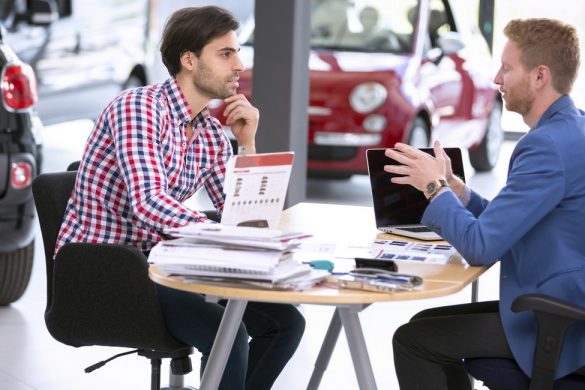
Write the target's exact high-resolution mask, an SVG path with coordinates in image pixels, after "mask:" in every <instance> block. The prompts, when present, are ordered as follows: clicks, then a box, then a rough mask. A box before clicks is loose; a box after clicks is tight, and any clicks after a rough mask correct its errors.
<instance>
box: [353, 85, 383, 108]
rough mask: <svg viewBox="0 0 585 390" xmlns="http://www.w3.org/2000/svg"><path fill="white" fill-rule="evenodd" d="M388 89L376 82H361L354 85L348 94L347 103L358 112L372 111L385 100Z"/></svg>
mask: <svg viewBox="0 0 585 390" xmlns="http://www.w3.org/2000/svg"><path fill="white" fill-rule="evenodd" d="M387 97H388V91H387V90H386V88H385V87H384V86H383V85H382V84H380V83H377V82H368V83H362V84H360V85H358V86H357V87H355V88H354V89H353V91H351V94H350V95H349V104H350V105H351V108H353V110H354V111H356V112H358V113H360V114H366V113H368V112H372V111H373V110H375V109H376V108H378V107H380V106H381V105H382V103H384V102H385V101H386V98H387Z"/></svg>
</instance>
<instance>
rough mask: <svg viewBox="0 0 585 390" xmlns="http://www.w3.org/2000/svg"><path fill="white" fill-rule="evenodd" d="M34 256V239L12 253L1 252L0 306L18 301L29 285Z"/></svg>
mask: <svg viewBox="0 0 585 390" xmlns="http://www.w3.org/2000/svg"><path fill="white" fill-rule="evenodd" d="M33 258H34V241H33V242H31V243H30V244H29V245H28V246H27V247H24V248H22V249H18V250H16V251H14V252H10V253H0V306H6V305H8V304H10V303H12V302H15V301H17V300H18V299H19V298H20V297H21V296H22V294H24V291H25V290H26V287H27V286H28V282H29V280H30V274H31V271H32V264H33Z"/></svg>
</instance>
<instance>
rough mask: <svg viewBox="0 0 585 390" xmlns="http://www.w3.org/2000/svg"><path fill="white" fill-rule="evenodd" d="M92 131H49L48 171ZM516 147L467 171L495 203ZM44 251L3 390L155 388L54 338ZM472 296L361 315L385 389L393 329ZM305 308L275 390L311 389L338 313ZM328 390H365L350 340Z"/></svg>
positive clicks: (0, 341) (135, 373)
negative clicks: (486, 168) (494, 162)
mask: <svg viewBox="0 0 585 390" xmlns="http://www.w3.org/2000/svg"><path fill="white" fill-rule="evenodd" d="M88 128H89V123H87V122H83V121H82V122H77V123H74V124H68V125H64V124H61V125H54V126H51V127H49V128H47V129H46V132H45V156H46V161H45V166H44V170H45V171H57V170H62V169H64V168H65V167H66V166H67V164H68V163H69V162H70V161H73V160H76V159H79V157H80V155H81V150H82V145H83V142H84V140H85V136H86V134H87V131H88ZM64 140H66V142H64ZM512 148H513V142H509V141H508V142H506V143H505V146H504V150H503V153H502V156H501V159H500V163H499V165H498V167H497V168H496V169H495V170H494V171H493V172H491V173H487V174H471V173H472V172H473V170H472V169H471V167H469V166H466V171H467V172H468V176H469V178H468V181H469V182H470V183H471V185H472V186H473V187H474V188H475V189H478V190H479V191H480V192H481V193H483V194H484V195H485V196H487V197H491V196H493V195H494V194H495V193H496V192H497V190H498V189H499V188H500V187H501V186H502V185H503V183H504V180H505V173H506V169H507V161H508V159H509V156H510V153H511V150H512ZM199 201H201V202H204V200H199ZM307 201H311V202H319V203H330V202H339V203H346V204H356V205H370V192H369V184H368V181H367V178H366V177H354V178H353V179H352V180H351V181H340V182H327V181H324V180H310V181H309V183H308V197H307ZM36 245H37V247H36V254H37V255H36V257H35V266H34V270H33V276H32V280H31V284H30V287H29V289H28V290H27V292H26V294H25V295H24V297H23V298H22V299H20V300H19V301H18V302H16V303H14V304H13V305H12V306H10V307H4V308H0V390H63V389H83V390H93V389H95V390H97V389H100V390H103V389H112V390H114V389H148V388H149V380H150V378H149V370H150V366H149V362H148V360H146V359H144V358H141V357H136V356H132V355H131V356H128V357H123V358H120V359H117V360H114V361H113V362H111V363H109V364H108V365H106V366H105V367H103V368H101V369H99V370H97V371H95V372H93V373H91V374H85V373H84V371H83V369H84V368H85V367H87V366H89V365H91V364H93V363H95V362H97V361H100V360H103V359H105V358H108V357H110V356H112V355H114V354H116V353H119V352H122V351H124V350H122V349H117V348H105V347H84V348H78V349H76V348H72V347H68V346H65V345H62V344H60V343H58V342H57V341H55V340H53V339H52V338H51V336H50V335H49V334H48V332H47V330H46V328H45V325H44V321H43V311H44V306H45V288H46V287H45V267H44V259H43V256H42V253H43V250H42V242H41V239H40V235H39V239H38V240H37V241H36ZM497 272H498V267H497V266H496V267H493V268H492V269H491V270H489V271H488V272H487V273H486V274H485V275H484V276H482V278H481V280H480V289H479V291H480V300H488V299H496V298H497V286H498V282H497ZM470 294H471V292H470V289H469V288H468V289H465V290H464V291H462V292H461V293H459V294H455V295H453V296H450V297H446V298H436V299H427V300H420V301H406V302H392V303H383V304H376V305H374V306H372V307H369V308H367V309H366V310H364V311H363V312H362V313H361V314H360V317H361V323H362V327H363V330H364V334H365V338H366V343H367V346H368V350H369V353H370V359H371V361H372V366H373V369H374V374H375V376H376V381H377V383H378V388H379V389H397V388H398V386H397V384H396V379H395V377H394V367H393V363H392V350H391V343H390V340H391V336H392V332H393V330H394V329H395V328H396V327H398V326H399V325H400V324H402V323H404V322H405V321H407V320H408V318H409V317H410V316H411V315H412V314H414V313H415V312H417V311H419V310H421V309H423V308H425V307H430V306H437V305H443V304H452V303H460V302H466V301H469V299H470ZM300 309H301V310H302V312H303V313H304V315H305V317H306V319H307V330H306V333H305V336H304V338H303V341H302V343H301V346H300V347H299V349H298V351H297V353H296V354H295V356H294V357H293V358H292V360H291V361H290V363H289V365H288V366H287V367H286V369H285V370H284V372H283V373H282V374H281V376H280V377H279V379H278V381H277V383H276V384H275V386H274V389H275V390H298V389H304V388H305V387H306V385H307V383H308V380H309V377H310V373H311V371H312V368H313V364H314V361H315V358H316V356H317V352H318V349H319V346H320V343H321V341H322V339H323V337H324V335H325V332H326V329H327V325H328V323H329V319H330V317H331V314H332V309H331V308H330V307H321V306H306V305H304V306H301V307H300ZM192 360H193V366H194V368H195V372H193V373H191V374H189V375H188V376H187V378H186V384H187V385H190V386H194V387H197V385H198V375H199V373H198V370H197V367H198V362H197V361H198V356H197V355H194V356H193V358H192ZM167 375H168V367H167V365H166V364H165V365H164V370H163V383H167V381H168V378H167ZM320 388H321V389H323V390H339V389H344V390H346V389H347V390H354V389H358V385H357V381H356V378H355V374H354V371H353V366H352V362H351V358H350V355H349V351H348V348H347V343H346V341H345V338H344V336H343V335H341V336H340V339H339V342H338V344H337V346H336V349H335V353H334V354H333V357H332V359H331V362H330V365H329V369H328V370H327V371H326V372H325V375H324V377H323V380H322V383H321V387H320Z"/></svg>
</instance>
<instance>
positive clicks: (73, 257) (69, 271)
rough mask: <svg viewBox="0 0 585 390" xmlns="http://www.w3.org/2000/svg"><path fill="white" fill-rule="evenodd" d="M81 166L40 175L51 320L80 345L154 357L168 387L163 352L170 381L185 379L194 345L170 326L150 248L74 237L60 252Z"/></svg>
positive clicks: (175, 385) (155, 378)
mask: <svg viewBox="0 0 585 390" xmlns="http://www.w3.org/2000/svg"><path fill="white" fill-rule="evenodd" d="M75 175H76V173H75V172H58V173H45V174H41V175H39V176H38V177H37V178H36V179H35V180H34V182H33V196H34V199H35V204H36V207H37V213H38V216H39V221H40V225H41V232H42V236H43V244H44V247H45V260H46V266H47V306H46V309H45V323H46V325H47V329H48V330H49V333H50V334H51V335H52V336H53V337H54V338H55V339H56V340H58V341H60V342H62V343H64V344H67V345H71V346H74V347H81V346H90V345H101V346H113V347H128V348H133V349H135V350H134V351H129V352H125V353H122V354H119V355H116V356H114V357H112V358H110V359H108V360H106V361H103V362H100V363H98V364H96V365H94V366H92V367H89V368H87V369H86V372H90V371H92V370H94V369H96V368H99V367H101V366H103V365H104V364H105V363H107V362H108V361H109V360H111V359H113V358H116V357H118V356H121V355H126V354H129V353H133V352H136V353H138V355H141V356H144V357H146V358H148V359H150V361H151V366H152V370H151V389H152V390H158V389H160V366H161V359H163V358H170V359H171V375H170V384H169V385H170V387H169V389H191V388H190V387H184V386H183V375H185V374H187V373H189V372H191V370H192V368H191V360H190V358H189V355H190V354H191V353H192V352H193V348H192V347H190V346H188V345H185V344H183V343H182V342H180V341H178V340H176V339H175V338H174V337H173V336H171V335H170V334H169V332H168V330H167V328H166V325H165V322H164V318H163V314H162V311H161V307H160V303H159V300H158V297H157V295H156V290H155V287H154V284H153V282H152V281H151V280H150V279H149V277H148V263H147V260H146V257H145V256H144V254H143V253H142V252H141V251H139V250H138V249H136V248H133V247H130V246H125V245H111V244H89V243H74V244H67V245H65V246H63V247H62V248H61V250H60V251H59V253H58V254H57V256H56V258H55V259H53V252H54V247H55V243H56V240H57V235H58V233H59V229H60V226H61V222H62V220H63V216H64V213H65V207H66V204H67V200H68V198H69V195H70V193H71V191H72V189H73V185H74V183H75Z"/></svg>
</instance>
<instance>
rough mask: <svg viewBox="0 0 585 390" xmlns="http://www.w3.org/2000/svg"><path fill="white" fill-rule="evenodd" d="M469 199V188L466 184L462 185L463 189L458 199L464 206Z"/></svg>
mask: <svg viewBox="0 0 585 390" xmlns="http://www.w3.org/2000/svg"><path fill="white" fill-rule="evenodd" d="M470 200H471V188H469V187H468V186H467V185H465V186H464V187H463V191H462V192H461V196H459V201H460V202H461V204H462V205H463V206H464V207H467V204H468V203H469V201H470Z"/></svg>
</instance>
